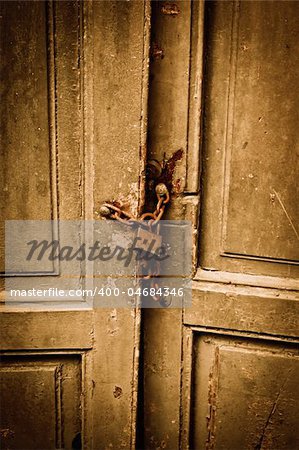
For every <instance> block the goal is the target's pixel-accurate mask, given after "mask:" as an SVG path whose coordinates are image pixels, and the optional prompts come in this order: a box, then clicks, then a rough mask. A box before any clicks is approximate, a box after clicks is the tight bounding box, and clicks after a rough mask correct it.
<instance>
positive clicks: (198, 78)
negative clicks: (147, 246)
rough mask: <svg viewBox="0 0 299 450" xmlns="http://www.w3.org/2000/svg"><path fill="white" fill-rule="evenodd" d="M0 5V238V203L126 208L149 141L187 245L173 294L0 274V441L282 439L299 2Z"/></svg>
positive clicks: (43, 214) (24, 210)
mask: <svg viewBox="0 0 299 450" xmlns="http://www.w3.org/2000/svg"><path fill="white" fill-rule="evenodd" d="M0 8H1V18H0V21H1V50H2V53H1V68H2V72H1V95H2V99H1V133H2V141H1V170H2V172H1V174H2V176H1V186H0V192H1V194H0V195H1V220H2V222H1V236H0V238H1V246H3V242H4V221H5V220H8V219H13V220H18V219H30V220H51V219H57V218H58V219H64V220H81V219H83V220H86V219H87V220H88V219H96V220H98V219H99V216H98V211H99V207H100V206H101V204H102V203H103V202H105V201H112V200H117V201H119V202H120V203H122V205H123V207H124V208H127V209H128V210H130V211H131V212H133V213H135V214H137V213H138V212H140V211H141V210H142V208H143V205H144V203H146V201H147V199H146V198H145V197H146V196H145V195H144V192H145V181H146V180H145V174H146V171H145V166H146V160H153V159H154V160H156V161H158V162H161V163H162V162H163V164H162V165H163V167H164V170H165V171H166V175H165V174H164V175H165V177H164V180H166V181H167V183H168V187H169V189H170V190H171V205H170V206H169V207H168V209H167V218H169V219H173V220H177V219H185V220H190V221H191V223H192V227H193V249H194V251H193V260H194V276H193V288H192V306H191V307H186V309H185V310H181V309H175V308H164V309H163V308H162V309H146V310H142V311H140V310H138V309H126V308H119V309H116V308H110V309H109V308H107V309H103V308H92V307H90V305H89V303H88V302H85V301H84V299H83V300H82V302H81V303H80V305H78V303H76V304H74V305H72V304H68V307H67V308H66V307H60V308H59V307H56V308H55V309H54V308H47V307H41V308H39V309H37V308H31V307H30V306H28V305H27V307H26V308H25V307H24V306H22V307H21V308H16V307H12V306H11V305H6V303H5V295H6V294H5V286H4V284H3V285H2V298H3V303H2V307H1V310H0V320H1V352H2V354H1V368H0V371H1V380H2V381H1V383H2V386H1V406H2V413H1V419H2V421H1V430H0V433H1V443H2V446H3V448H7V449H10V448H11V449H12V448H16V449H25V448H26V449H31V448H32V449H33V448H36V449H43V448H44V449H46V448H47V449H48V448H86V449H92V448H93V449H108V448H115V449H120V448H124V449H129V448H136V447H138V448H140V449H162V448H168V449H171V450H174V449H187V448H190V449H194V450H201V449H225V450H230V449H232V450H241V449H252V450H258V449H260V450H262V449H265V448H271V449H273V450H284V449H285V450H292V449H295V448H298V436H297V432H296V430H297V428H298V416H299V412H298V389H297V386H296V384H297V380H298V347H297V343H298V334H299V333H298V306H297V305H298V296H297V294H298V279H296V277H298V259H299V258H298V222H299V220H298V206H297V203H298V181H297V178H298V165H297V166H296V164H297V163H298V161H297V159H296V158H298V154H297V153H298V133H297V115H298V113H297V110H298V108H297V103H298V102H297V99H296V95H297V96H298V80H297V76H296V67H297V63H298V46H297V41H298V26H297V17H298V11H297V10H298V8H297V4H296V2H280V1H268V2H251V1H248V2H247V1H240V2H238V1H234V2H230V1H225V2H222V1H219V2H206V4H204V2H202V1H177V2H160V1H154V2H152V3H151V4H150V3H149V2H148V1H129V2H127V1H86V2H81V1H78V2H77V1H70V2H65V1H61V2H60V1H55V2H39V1H36V2H31V1H30V2H27V1H20V2H9V1H7V2H1V3H0ZM296 152H297V153H296ZM155 164H157V163H155ZM296 194H297V197H296ZM296 200H297V201H296ZM3 255H4V251H3V252H2V260H1V266H2V267H1V271H2V272H3V273H4V271H5V269H4V256H3ZM55 276H56V277H57V276H60V275H59V274H58V275H55ZM140 357H141V358H140ZM296 427H297V428H296Z"/></svg>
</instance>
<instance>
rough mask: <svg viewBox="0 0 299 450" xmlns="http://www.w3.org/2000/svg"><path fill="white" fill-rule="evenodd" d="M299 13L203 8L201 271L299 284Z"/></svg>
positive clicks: (260, 5)
mask: <svg viewBox="0 0 299 450" xmlns="http://www.w3.org/2000/svg"><path fill="white" fill-rule="evenodd" d="M295 10H296V5H295V4H294V3H293V2H257V3H256V4H253V3H251V2H246V1H245V2H232V3H231V2H229V3H227V2H226V3H223V5H221V4H216V5H213V4H211V5H209V6H208V7H207V14H206V26H207V30H208V31H207V41H206V46H207V49H206V52H207V62H206V71H207V78H206V82H205V114H206V120H205V125H204V135H205V140H204V148H203V186H202V188H203V193H204V196H203V203H202V210H203V212H204V213H203V214H202V216H201V220H202V232H201V247H200V260H201V267H203V268H205V269H208V270H227V271H230V272H242V273H244V272H245V273H256V274H258V275H262V274H264V275H273V276H282V277H289V278H296V277H298V256H299V253H298V251H299V249H298V230H297V227H298V222H299V217H298V207H297V202H296V198H297V197H298V183H297V177H298V158H297V156H296V151H297V147H298V133H297V121H298V118H297V114H298V108H297V99H296V96H295V95H293V94H294V93H296V92H298V89H299V86H298V77H297V76H296V70H295V67H296V65H297V63H298V60H299V53H298V46H297V45H295V42H297V40H298V35H297V33H298V27H297V21H296V11H295ZM211 36H215V37H213V38H212V37H211ZM291 48H293V49H294V51H290V49H291ZM291 93H293V94H291ZM249 224H250V225H249ZM239 258H240V259H239Z"/></svg>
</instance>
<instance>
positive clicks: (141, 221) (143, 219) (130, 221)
mask: <svg viewBox="0 0 299 450" xmlns="http://www.w3.org/2000/svg"><path fill="white" fill-rule="evenodd" d="M155 191H156V196H157V204H156V209H155V210H154V211H153V212H145V213H143V214H141V216H140V217H139V218H138V217H135V216H134V215H133V214H131V213H129V212H127V211H124V210H122V209H121V208H120V207H118V206H116V205H114V204H113V203H109V202H105V203H104V204H103V205H102V206H101V208H100V210H99V213H100V215H101V216H102V217H105V218H107V219H115V220H117V221H118V222H121V223H124V224H126V225H128V226H133V225H135V224H137V223H138V225H139V226H142V225H144V226H145V227H147V228H149V230H150V231H152V229H153V226H156V225H158V224H159V221H160V220H161V218H162V216H163V214H164V211H165V207H166V205H167V203H169V201H170V195H169V191H168V189H167V187H166V185H165V184H163V183H159V184H157V186H156V188H155ZM158 232H159V227H157V233H156V234H158ZM148 269H150V270H149V273H148V275H146V276H143V278H144V279H149V278H152V279H153V278H154V277H155V276H157V275H158V273H159V262H158V261H156V262H155V267H154V268H153V267H152V266H151V267H150V268H148ZM151 287H153V288H154V289H158V284H157V282H155V281H154V279H153V280H152V282H151ZM152 298H153V299H154V300H155V301H160V302H162V300H163V298H160V297H157V296H152Z"/></svg>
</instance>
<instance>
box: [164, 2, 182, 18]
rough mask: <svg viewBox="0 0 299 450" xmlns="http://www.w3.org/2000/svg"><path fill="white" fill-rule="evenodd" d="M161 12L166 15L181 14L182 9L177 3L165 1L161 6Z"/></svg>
mask: <svg viewBox="0 0 299 450" xmlns="http://www.w3.org/2000/svg"><path fill="white" fill-rule="evenodd" d="M161 13H162V14H165V15H166V16H173V17H175V16H177V15H179V14H180V9H179V7H178V5H177V4H176V3H168V2H167V3H164V4H163V5H162V6H161Z"/></svg>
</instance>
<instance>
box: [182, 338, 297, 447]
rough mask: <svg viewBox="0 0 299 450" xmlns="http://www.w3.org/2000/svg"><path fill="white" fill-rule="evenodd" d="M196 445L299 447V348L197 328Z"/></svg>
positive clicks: (195, 372) (194, 381) (193, 435)
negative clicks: (214, 333)
mask: <svg viewBox="0 0 299 450" xmlns="http://www.w3.org/2000/svg"><path fill="white" fill-rule="evenodd" d="M193 355H194V367H193V382H192V399H191V403H192V411H191V417H192V422H193V423H192V427H191V429H192V432H191V436H190V440H191V442H192V443H193V444H191V448H209V449H210V448H215V449H216V448H217V449H223V450H226V449H235V450H239V449H241V448H242V449H257V448H274V449H281V450H283V449H285V450H289V449H295V448H297V447H298V444H299V440H298V433H297V427H296V425H297V419H298V415H299V410H298V405H299V402H298V400H299V395H298V392H297V389H296V384H297V380H298V376H299V373H298V371H299V360H298V350H296V349H294V347H292V346H291V345H290V344H288V343H285V344H284V346H283V347H281V345H277V344H276V345H275V344H273V343H269V342H267V341H264V342H262V341H258V340H254V339H252V340H248V341H247V340H245V339H242V338H240V337H237V336H236V337H234V338H228V337H227V338H225V337H221V336H217V335H207V334H202V333H198V332H196V331H195V336H194V344H193Z"/></svg>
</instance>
